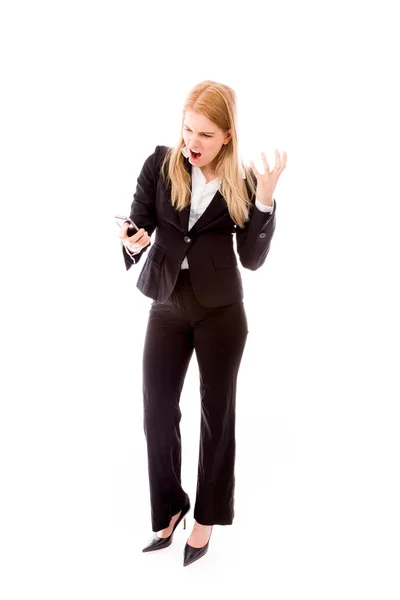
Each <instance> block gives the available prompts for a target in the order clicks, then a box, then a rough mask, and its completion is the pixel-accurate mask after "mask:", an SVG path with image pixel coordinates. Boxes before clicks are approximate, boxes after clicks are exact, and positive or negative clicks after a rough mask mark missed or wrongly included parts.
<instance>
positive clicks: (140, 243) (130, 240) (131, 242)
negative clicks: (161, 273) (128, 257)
mask: <svg viewBox="0 0 400 600" xmlns="http://www.w3.org/2000/svg"><path fill="white" fill-rule="evenodd" d="M128 227H129V222H128V221H125V222H124V223H122V225H121V230H120V232H119V237H120V240H121V241H122V243H123V244H124V246H125V247H126V248H127V249H128V250H130V252H140V251H141V250H143V248H145V247H146V246H148V245H149V244H150V236H149V235H148V233H147V231H145V230H144V229H139V231H137V232H136V233H135V235H131V236H129V235H128V233H127V231H128Z"/></svg>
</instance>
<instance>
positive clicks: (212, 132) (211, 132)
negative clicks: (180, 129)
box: [183, 123, 215, 135]
mask: <svg viewBox="0 0 400 600" xmlns="http://www.w3.org/2000/svg"><path fill="white" fill-rule="evenodd" d="M183 125H184V126H185V127H187V128H188V129H190V127H189V125H186V123H184V124H183ZM190 131H192V130H191V129H190ZM199 133H210V134H212V135H213V134H214V133H215V132H214V131H199Z"/></svg>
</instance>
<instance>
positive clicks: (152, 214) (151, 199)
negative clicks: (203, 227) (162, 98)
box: [121, 146, 160, 271]
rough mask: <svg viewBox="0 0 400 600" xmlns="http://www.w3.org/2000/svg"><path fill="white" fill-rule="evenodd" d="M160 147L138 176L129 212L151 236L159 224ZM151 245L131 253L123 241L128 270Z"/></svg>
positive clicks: (148, 158)
mask: <svg viewBox="0 0 400 600" xmlns="http://www.w3.org/2000/svg"><path fill="white" fill-rule="evenodd" d="M159 149H160V147H159V146H156V148H155V150H154V152H153V153H152V154H150V156H148V157H147V159H146V160H145V162H144V164H143V167H142V169H141V171H140V174H139V177H138V178H137V184H136V191H135V193H134V194H133V201H132V204H131V210H130V213H129V217H130V218H131V219H132V221H133V222H134V223H136V225H137V226H138V227H139V229H141V228H143V229H144V230H145V231H147V233H148V235H149V236H150V237H151V235H152V233H153V231H154V230H155V228H156V226H157V219H156V180H157V175H158V173H157V172H156V170H157V164H158V154H159ZM150 246H151V242H150V244H148V245H147V246H146V247H145V248H143V250H141V251H140V252H138V253H136V254H134V255H131V254H130V253H129V252H127V250H126V248H125V246H124V245H123V244H122V242H121V248H122V254H123V257H124V261H125V267H126V270H127V271H128V270H129V269H130V268H131V266H132V265H133V264H136V263H138V262H139V260H140V259H141V257H142V254H144V253H145V252H147V250H148V249H149V248H150Z"/></svg>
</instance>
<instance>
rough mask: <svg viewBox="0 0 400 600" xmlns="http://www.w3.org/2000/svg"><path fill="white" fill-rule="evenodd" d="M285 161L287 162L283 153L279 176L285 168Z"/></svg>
mask: <svg viewBox="0 0 400 600" xmlns="http://www.w3.org/2000/svg"><path fill="white" fill-rule="evenodd" d="M286 161H287V154H286V152H285V151H284V152H283V155H282V161H281V164H280V166H279V175H280V174H281V173H282V171H283V169H284V168H285V167H286Z"/></svg>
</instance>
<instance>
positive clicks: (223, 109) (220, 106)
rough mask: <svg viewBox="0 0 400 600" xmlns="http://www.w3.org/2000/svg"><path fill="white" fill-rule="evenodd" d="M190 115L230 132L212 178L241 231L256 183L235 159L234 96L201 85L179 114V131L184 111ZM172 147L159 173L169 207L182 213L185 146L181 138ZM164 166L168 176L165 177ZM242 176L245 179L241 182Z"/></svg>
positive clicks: (186, 190) (186, 195) (187, 194)
mask: <svg viewBox="0 0 400 600" xmlns="http://www.w3.org/2000/svg"><path fill="white" fill-rule="evenodd" d="M188 110H189V111H194V112H197V113H200V114H202V115H204V116H206V117H207V118H208V119H210V121H212V122H213V123H215V124H216V125H217V126H218V127H220V128H221V129H222V130H223V131H224V132H227V131H228V130H229V129H230V130H231V136H232V137H231V139H230V141H229V143H228V144H226V145H225V144H224V145H223V146H222V148H221V150H220V152H219V154H218V155H217V157H216V158H217V161H216V168H215V174H216V177H218V178H219V179H221V184H220V187H219V191H220V192H221V194H222V196H223V198H224V199H225V201H226V204H227V206H228V210H229V214H230V216H231V218H232V219H233V221H234V222H235V223H236V224H237V225H238V226H239V227H241V228H243V227H244V225H245V222H246V221H248V219H249V211H250V207H251V204H252V200H251V199H250V196H254V195H255V193H256V179H255V175H254V174H253V172H252V171H251V170H250V168H248V167H246V165H244V163H243V161H242V160H241V159H240V157H239V146H238V137H237V111H236V94H235V92H234V91H233V89H232V88H230V87H228V86H227V85H224V84H222V83H217V82H215V81H210V80H206V81H202V82H201V83H199V84H197V85H196V86H195V87H194V88H193V89H192V90H191V91H190V92H189V94H188V96H187V97H186V100H185V102H184V106H183V111H182V130H183V121H184V118H185V113H186V111H188ZM182 130H181V134H180V139H179V141H178V143H177V144H176V146H174V147H172V148H168V150H167V153H166V155H165V158H164V160H163V163H162V165H161V173H162V176H163V179H164V182H166V183H167V185H170V186H171V202H172V206H174V208H176V209H177V210H179V211H181V210H183V209H184V208H185V207H186V206H187V205H188V204H190V200H191V189H190V174H189V173H188V171H187V169H186V167H185V158H184V156H183V154H182V149H183V148H184V146H185V142H184V140H183V137H182ZM167 163H168V172H167V174H166V173H165V170H166V166H167ZM241 170H243V172H244V173H245V174H246V179H244V178H243V173H242V172H241Z"/></svg>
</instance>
